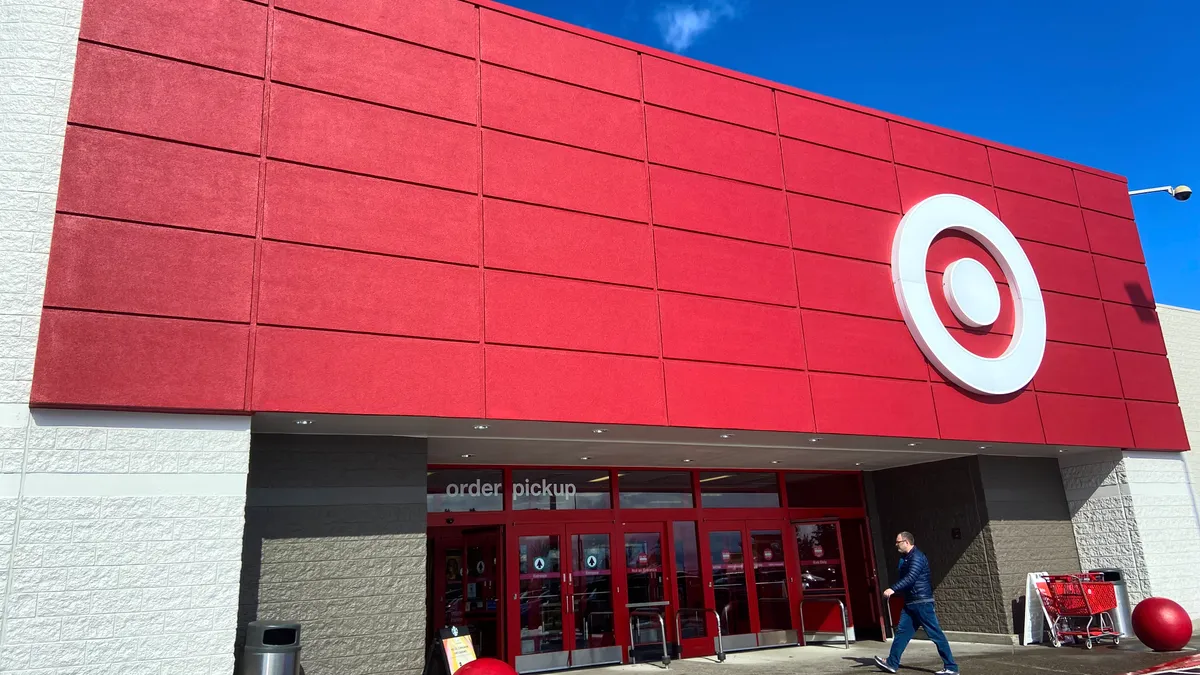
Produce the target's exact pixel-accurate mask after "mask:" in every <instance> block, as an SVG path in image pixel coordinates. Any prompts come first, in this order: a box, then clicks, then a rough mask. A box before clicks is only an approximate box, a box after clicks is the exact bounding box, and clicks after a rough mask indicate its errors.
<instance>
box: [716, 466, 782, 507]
mask: <svg viewBox="0 0 1200 675" xmlns="http://www.w3.org/2000/svg"><path fill="white" fill-rule="evenodd" d="M700 505H701V506H703V507H704V508H706V509H712V508H717V509H737V508H745V509H751V508H767V507H774V506H779V480H778V478H777V477H776V475H775V474H773V473H739V472H732V473H719V472H707V473H702V474H700Z"/></svg>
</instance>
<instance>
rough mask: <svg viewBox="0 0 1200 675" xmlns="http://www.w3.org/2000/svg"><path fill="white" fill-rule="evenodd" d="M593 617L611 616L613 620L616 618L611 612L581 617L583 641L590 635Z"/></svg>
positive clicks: (594, 613)
mask: <svg viewBox="0 0 1200 675" xmlns="http://www.w3.org/2000/svg"><path fill="white" fill-rule="evenodd" d="M593 616H611V617H613V618H614V619H615V618H616V617H617V615H616V614H613V613H612V612H588V613H587V614H586V615H584V617H583V639H584V640H587V639H589V638H590V637H591V635H592V617H593ZM613 628H614V629H615V628H616V626H613Z"/></svg>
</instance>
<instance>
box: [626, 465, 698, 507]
mask: <svg viewBox="0 0 1200 675" xmlns="http://www.w3.org/2000/svg"><path fill="white" fill-rule="evenodd" d="M617 481H618V487H619V489H620V492H621V508H623V509H690V508H692V506H694V505H695V502H694V501H693V499H692V474H690V473H688V472H686V471H629V472H627V473H622V474H619V475H618V476H617Z"/></svg>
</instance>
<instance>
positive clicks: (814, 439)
mask: <svg viewBox="0 0 1200 675" xmlns="http://www.w3.org/2000/svg"><path fill="white" fill-rule="evenodd" d="M819 440H821V439H819V438H810V439H808V442H809V443H816V442H817V441H819Z"/></svg>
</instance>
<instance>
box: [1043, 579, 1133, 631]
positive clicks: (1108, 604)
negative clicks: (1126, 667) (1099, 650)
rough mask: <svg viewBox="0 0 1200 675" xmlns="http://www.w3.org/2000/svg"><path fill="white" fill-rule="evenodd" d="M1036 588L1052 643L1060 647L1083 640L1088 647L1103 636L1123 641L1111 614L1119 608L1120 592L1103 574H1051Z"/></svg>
mask: <svg viewBox="0 0 1200 675" xmlns="http://www.w3.org/2000/svg"><path fill="white" fill-rule="evenodd" d="M1037 589H1038V595H1039V596H1041V599H1042V609H1043V611H1044V612H1045V613H1046V622H1047V624H1048V625H1049V633H1050V644H1052V645H1054V646H1055V647H1061V646H1063V645H1064V644H1067V643H1069V642H1082V643H1083V646H1084V647H1086V648H1087V649H1091V648H1092V647H1094V646H1095V645H1096V643H1097V642H1099V641H1101V640H1112V643H1113V644H1114V645H1117V644H1121V633H1120V631H1118V630H1117V628H1116V624H1115V623H1114V622H1113V617H1112V614H1110V612H1112V611H1113V610H1115V609H1116V608H1117V593H1116V590H1115V589H1114V588H1113V585H1112V583H1111V582H1107V581H1104V580H1103V575H1100V574H1066V575H1049V576H1046V577H1045V578H1044V581H1039V582H1038V583H1037ZM1085 619H1086V622H1085Z"/></svg>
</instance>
